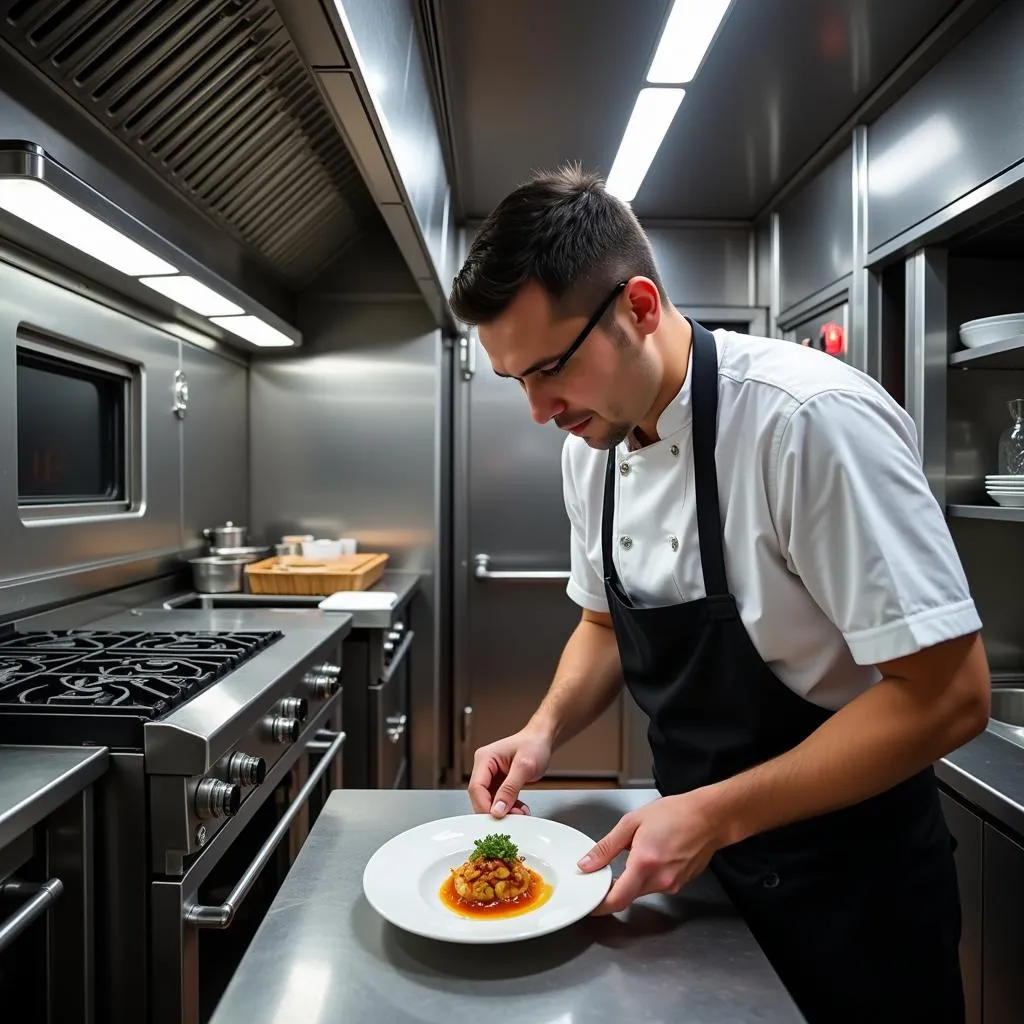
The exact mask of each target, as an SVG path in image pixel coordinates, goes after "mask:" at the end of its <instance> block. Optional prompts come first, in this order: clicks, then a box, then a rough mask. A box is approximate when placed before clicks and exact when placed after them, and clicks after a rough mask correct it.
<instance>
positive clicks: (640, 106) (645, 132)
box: [606, 89, 686, 203]
mask: <svg viewBox="0 0 1024 1024" xmlns="http://www.w3.org/2000/svg"><path fill="white" fill-rule="evenodd" d="M685 95H686V90H685V89H641V90H640V95H639V96H637V98H636V104H635V105H634V107H633V113H632V114H630V116H629V123H628V124H627V125H626V131H625V134H624V135H623V136H622V142H621V143H619V151H618V153H616V154H615V162H614V163H613V164H612V169H611V172H610V173H609V174H608V182H607V186H606V187H607V189H608V191H609V192H610V193H611V194H612V195H613V196H618V198H619V199H621V200H622V201H623V202H626V203H631V202H632V201H633V199H634V197H635V196H636V194H637V192H639V191H640V185H641V183H642V182H643V180H644V177H645V176H646V175H647V171H648V169H649V168H650V166H651V161H652V160H654V155H655V154H656V153H657V152H658V147H659V146H660V145H661V140H662V139H664V138H665V133H666V132H667V131H668V126H669V125H670V124H671V123H672V118H673V117H675V116H676V111H677V110H678V109H679V104H680V103H682V101H683V97H684V96H685Z"/></svg>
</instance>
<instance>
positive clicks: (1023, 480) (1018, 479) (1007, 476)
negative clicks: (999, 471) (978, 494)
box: [985, 473, 1024, 487]
mask: <svg viewBox="0 0 1024 1024" xmlns="http://www.w3.org/2000/svg"><path fill="white" fill-rule="evenodd" d="M985 483H987V484H1020V485H1021V487H1024V473H1016V474H1014V473H1004V474H1003V475H1002V476H998V475H996V474H993V475H992V476H987V477H985Z"/></svg>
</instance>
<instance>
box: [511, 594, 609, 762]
mask: <svg viewBox="0 0 1024 1024" xmlns="http://www.w3.org/2000/svg"><path fill="white" fill-rule="evenodd" d="M622 685H623V680H622V664H621V662H620V661H619V649H618V645H617V644H616V642H615V633H614V631H613V630H612V628H611V626H610V624H605V623H604V622H600V621H596V617H594V618H588V617H587V614H586V613H585V614H584V618H583V619H581V621H580V623H579V625H578V626H577V627H576V629H575V630H574V631H573V633H572V635H571V636H570V637H569V640H568V642H567V643H566V645H565V649H564V650H563V651H562V657H561V658H560V659H559V662H558V669H557V670H556V672H555V678H554V681H553V682H552V684H551V687H550V688H549V690H548V692H547V695H546V696H545V698H544V700H543V701H542V702H541V705H540V707H539V708H538V709H537V711H536V713H535V714H534V715H533V717H532V718H531V719H530V722H529V724H528V725H527V728H528V729H530V730H531V731H537V732H540V733H542V734H543V735H544V736H546V737H548V738H549V739H550V740H551V745H552V749H555V748H557V747H559V746H561V745H562V744H564V743H567V742H568V741H569V740H571V739H572V738H573V737H574V736H576V735H577V734H578V733H580V732H582V731H583V730H584V729H585V728H586V727H587V726H588V725H590V723H591V722H593V721H595V720H596V719H597V718H598V716H599V715H600V714H601V713H602V712H603V711H604V710H605V709H606V708H607V707H608V706H609V705H610V704H611V703H612V701H613V700H614V699H615V697H616V695H617V694H618V693H619V691H620V690H621V689H622Z"/></svg>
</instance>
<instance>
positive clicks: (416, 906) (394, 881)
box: [363, 814, 612, 943]
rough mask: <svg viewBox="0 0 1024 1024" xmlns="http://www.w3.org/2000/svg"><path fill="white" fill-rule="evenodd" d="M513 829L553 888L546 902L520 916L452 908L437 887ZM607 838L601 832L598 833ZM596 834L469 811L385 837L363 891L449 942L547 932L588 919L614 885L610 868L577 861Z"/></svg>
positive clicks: (418, 929) (402, 919) (386, 912)
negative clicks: (478, 844)
mask: <svg viewBox="0 0 1024 1024" xmlns="http://www.w3.org/2000/svg"><path fill="white" fill-rule="evenodd" d="M495 832H496V833H500V834H503V835H509V836H511V838H512V841H513V842H514V843H515V844H516V845H517V846H518V847H519V852H520V854H521V855H522V856H523V857H524V858H525V861H524V862H525V864H526V866H527V867H530V868H533V869H534V870H536V871H538V872H539V873H540V874H541V876H542V877H543V879H544V881H545V882H547V883H548V884H549V885H550V886H551V887H552V891H551V896H550V898H549V899H548V900H547V902H546V903H543V904H542V905H541V906H539V907H537V909H536V910H531V911H529V912H527V913H525V914H520V915H519V916H517V917H506V918H495V919H492V920H489V919H486V918H472V919H470V918H464V917H460V916H458V915H457V914H456V913H454V912H453V911H451V910H449V909H448V907H446V906H445V905H444V903H443V902H442V901H441V897H440V896H439V895H438V890H439V889H440V888H441V885H442V883H443V882H444V880H445V879H446V878H447V877H448V873H449V872H450V871H451V869H452V868H455V867H458V866H459V865H460V864H461V863H462V862H463V861H464V860H465V859H466V858H467V857H468V856H469V854H470V852H471V851H472V850H473V842H474V840H477V839H482V838H483V837H484V836H486V835H490V834H491V833H495ZM598 838H600V837H598ZM595 841H596V840H594V839H591V838H590V837H589V836H586V835H584V834H583V833H582V832H579V831H577V830H576V829H574V828H571V827H570V826H568V825H563V824H562V823H561V822H558V821H549V820H547V819H546V818H538V817H535V816H533V815H526V814H512V815H507V816H506V817H504V818H501V819H500V820H499V819H497V818H492V817H491V815H489V814H462V815H459V816H457V817H454V818H440V819H438V820H437V821H428V822H427V823H426V824H424V825H417V826H416V827H415V828H411V829H409V830H408V831H406V832H402V833H401V834H400V835H397V836H395V837H394V838H393V839H389V840H388V841H387V842H386V843H384V844H383V845H382V846H381V847H380V848H379V849H378V850H377V851H376V853H374V855H373V856H372V857H371V858H370V860H369V861H368V863H367V865H366V868H365V870H364V871H363V892H364V893H365V894H366V898H367V900H368V901H369V903H370V906H372V907H373V909H374V910H376V911H377V913H378V914H380V915H381V917H383V918H385V919H386V920H388V921H390V922H391V923H392V924H394V925H397V926H398V927H399V928H402V929H404V930H405V931H408V932H413V933H414V934H416V935H422V936H424V937H426V938H429V939H441V940H444V941H446V942H467V943H492V942H517V941H519V940H520V939H532V938H536V937H537V936H539V935H547V934H548V933H550V932H554V931H558V930H559V929H560V928H565V927H566V926H568V925H570V924H573V923H574V922H575V921H579V920H580V919H581V918H583V917H586V916H587V915H588V914H589V913H590V912H591V911H592V910H593V909H594V908H595V907H597V906H598V904H600V902H601V901H602V900H603V899H604V898H605V896H606V895H607V893H608V889H609V888H610V887H611V882H612V871H611V868H610V867H606V868H602V869H601V870H600V871H594V872H591V873H589V874H584V873H583V872H582V871H580V869H579V868H578V867H576V862H577V861H578V860H579V859H580V857H582V856H583V855H584V854H585V853H587V852H588V851H589V850H590V849H591V848H592V847H593V846H594V843H595Z"/></svg>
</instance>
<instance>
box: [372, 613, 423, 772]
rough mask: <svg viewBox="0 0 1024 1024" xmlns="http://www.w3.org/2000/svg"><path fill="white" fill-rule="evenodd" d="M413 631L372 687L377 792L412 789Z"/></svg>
mask: <svg viewBox="0 0 1024 1024" xmlns="http://www.w3.org/2000/svg"><path fill="white" fill-rule="evenodd" d="M415 635H416V634H415V633H414V632H413V631H412V630H409V631H408V632H407V633H406V634H405V636H404V637H403V638H402V641H401V643H400V645H399V647H398V649H397V650H396V651H395V655H394V657H393V658H392V660H391V661H390V663H389V664H388V665H387V666H386V667H385V668H384V669H383V670H382V671H381V673H380V680H379V682H378V683H377V684H376V685H375V686H371V687H370V738H371V750H370V765H371V775H372V777H371V781H370V785H371V787H372V788H374V789H408V788H409V663H410V659H409V650H410V648H411V646H412V641H413V638H414V637H415Z"/></svg>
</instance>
